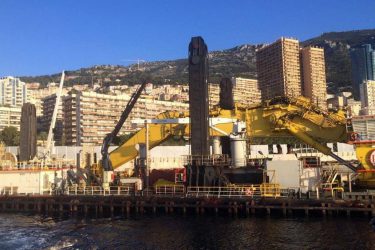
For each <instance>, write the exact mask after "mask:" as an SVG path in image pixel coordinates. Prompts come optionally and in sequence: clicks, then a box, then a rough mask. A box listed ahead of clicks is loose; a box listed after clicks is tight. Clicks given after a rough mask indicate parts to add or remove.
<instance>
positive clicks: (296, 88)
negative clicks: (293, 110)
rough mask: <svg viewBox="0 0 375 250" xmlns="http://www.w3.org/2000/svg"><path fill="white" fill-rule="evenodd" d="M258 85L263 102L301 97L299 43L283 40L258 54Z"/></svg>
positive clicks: (292, 40) (264, 48)
mask: <svg viewBox="0 0 375 250" xmlns="http://www.w3.org/2000/svg"><path fill="white" fill-rule="evenodd" d="M256 59H257V71H258V84H259V89H260V91H261V93H262V100H268V99H271V98H273V97H275V96H289V97H297V96H300V95H301V93H302V92H301V68H300V56H299V42H298V40H295V39H289V38H281V39H279V40H277V41H276V42H274V43H272V44H270V45H268V46H265V47H263V48H261V49H259V50H258V51H257V53H256Z"/></svg>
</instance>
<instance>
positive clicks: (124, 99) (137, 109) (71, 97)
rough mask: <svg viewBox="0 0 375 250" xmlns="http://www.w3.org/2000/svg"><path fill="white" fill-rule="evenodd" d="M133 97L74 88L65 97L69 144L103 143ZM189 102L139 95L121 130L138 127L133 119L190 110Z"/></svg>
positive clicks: (123, 131) (66, 139) (65, 124)
mask: <svg viewBox="0 0 375 250" xmlns="http://www.w3.org/2000/svg"><path fill="white" fill-rule="evenodd" d="M129 99H130V96H129V95H119V96H115V95H107V94H98V93H95V92H91V91H72V92H70V93H69V94H68V95H66V96H65V97H64V99H63V114H64V115H63V120H64V137H65V143H66V145H77V146H85V145H101V144H102V142H103V139H104V137H105V136H106V135H107V134H108V133H110V132H111V131H112V130H113V129H114V127H115V125H116V124H117V121H118V120H119V118H120V116H121V113H122V111H123V110H124V108H125V106H126V104H127V103H128V101H129ZM188 109H189V105H188V104H186V103H179V102H165V101H158V100H153V99H144V98H140V99H138V101H137V103H136V105H135V106H134V108H133V110H132V112H131V114H130V116H129V117H128V119H127V120H126V122H125V124H124V125H123V128H122V130H121V131H120V134H125V133H127V132H132V131H134V130H135V129H136V127H135V126H133V125H132V124H131V123H130V122H131V120H132V119H136V118H140V119H149V118H155V116H156V115H158V114H160V113H161V112H164V111H167V110H176V111H187V110H188Z"/></svg>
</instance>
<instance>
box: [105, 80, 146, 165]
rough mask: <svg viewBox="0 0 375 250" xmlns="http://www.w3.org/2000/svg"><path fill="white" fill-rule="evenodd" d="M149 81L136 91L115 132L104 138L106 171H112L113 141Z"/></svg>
mask: <svg viewBox="0 0 375 250" xmlns="http://www.w3.org/2000/svg"><path fill="white" fill-rule="evenodd" d="M146 83H147V81H144V82H143V83H142V84H141V86H140V87H139V88H138V89H137V90H136V92H135V93H134V94H133V95H132V96H131V98H130V100H129V102H128V104H127V105H126V108H125V109H124V111H123V112H122V114H121V117H120V119H119V121H118V122H117V124H116V126H115V128H114V129H113V131H112V132H111V133H109V134H107V136H106V137H105V138H104V140H103V145H102V148H101V154H102V166H103V169H104V170H105V171H109V170H112V163H111V160H110V158H109V156H108V148H109V146H110V145H111V143H112V141H113V139H114V138H115V137H116V136H117V134H118V133H119V132H120V129H121V127H122V125H124V123H125V121H126V119H127V118H128V116H129V114H130V112H131V110H132V109H133V107H134V105H135V103H136V102H137V100H138V98H139V97H140V96H141V93H142V91H143V89H144V88H145V86H146Z"/></svg>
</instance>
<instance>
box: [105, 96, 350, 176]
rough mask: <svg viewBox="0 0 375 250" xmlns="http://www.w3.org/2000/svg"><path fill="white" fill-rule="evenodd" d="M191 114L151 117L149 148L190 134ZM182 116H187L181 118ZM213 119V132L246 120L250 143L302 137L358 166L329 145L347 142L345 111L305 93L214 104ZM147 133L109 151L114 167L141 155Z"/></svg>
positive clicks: (218, 133)
mask: <svg viewBox="0 0 375 250" xmlns="http://www.w3.org/2000/svg"><path fill="white" fill-rule="evenodd" d="M188 117H189V113H188V112H182V113H181V112H175V111H168V112H164V113H161V114H159V115H158V116H157V117H156V120H154V121H155V123H153V120H150V122H149V123H150V124H149V125H148V126H149V128H148V129H149V148H150V149H151V148H153V147H155V146H157V145H159V144H160V143H162V142H163V141H165V140H167V139H168V138H170V137H172V136H189V135H190V126H189V123H188V122H186V118H188ZM183 118H185V120H184V121H182V122H181V119H183ZM210 119H217V120H220V119H221V120H222V122H215V123H214V124H213V125H212V126H211V127H210V135H211V136H228V135H229V134H230V133H231V132H232V131H233V127H234V125H235V123H236V122H235V121H238V122H245V124H246V136H247V138H248V139H249V141H250V143H257V144H259V143H263V144H270V143H279V144H281V143H292V142H297V141H298V140H300V141H302V142H303V143H306V144H308V145H310V146H311V147H313V148H315V149H317V150H318V151H320V152H322V153H324V154H326V155H330V156H332V157H333V158H335V159H337V160H338V161H340V162H341V163H343V164H345V165H347V166H348V167H349V168H350V169H352V170H353V171H354V170H355V168H354V167H353V166H352V165H351V164H349V163H347V162H345V161H344V160H342V159H341V158H339V157H338V156H336V155H335V154H334V153H333V152H332V151H331V149H330V148H329V147H327V146H326V143H328V142H347V140H348V131H347V127H346V118H345V113H344V112H343V111H338V112H335V113H333V112H325V111H322V110H320V109H318V108H317V107H315V106H314V105H312V104H311V103H310V101H309V100H308V99H306V98H304V97H299V98H295V99H293V98H276V99H274V100H271V101H269V102H266V103H263V104H259V105H254V106H250V107H245V106H240V105H236V107H235V108H234V109H233V110H226V109H221V108H219V107H215V108H213V109H212V110H211V111H210ZM225 119H227V120H225ZM156 121H158V123H156ZM145 133H146V128H142V129H141V130H139V131H138V132H136V133H135V134H134V135H133V136H131V137H130V138H129V139H128V140H127V141H125V143H124V144H122V145H121V146H119V147H118V148H117V149H115V150H114V151H112V152H111V153H110V157H109V158H110V160H111V163H112V166H113V168H114V169H116V168H117V167H119V166H121V165H123V164H124V163H126V162H129V161H130V160H132V159H134V158H135V157H136V156H137V155H138V151H137V149H136V147H135V145H137V144H140V143H146V142H145V138H146V135H145ZM296 139H298V140H296Z"/></svg>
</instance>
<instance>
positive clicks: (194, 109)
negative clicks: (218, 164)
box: [189, 36, 210, 156]
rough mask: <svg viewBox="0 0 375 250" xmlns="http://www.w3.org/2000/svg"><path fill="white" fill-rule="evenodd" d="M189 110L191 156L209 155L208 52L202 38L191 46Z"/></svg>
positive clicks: (195, 39) (192, 41) (193, 40)
mask: <svg viewBox="0 0 375 250" xmlns="http://www.w3.org/2000/svg"><path fill="white" fill-rule="evenodd" d="M189 109H190V126H191V154H192V155H193V156H194V155H209V153H210V147H209V131H208V128H209V123H208V119H209V117H208V109H209V104H208V52H207V45H206V44H205V42H204V40H203V38H202V37H200V36H198V37H192V38H191V42H190V44H189Z"/></svg>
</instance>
